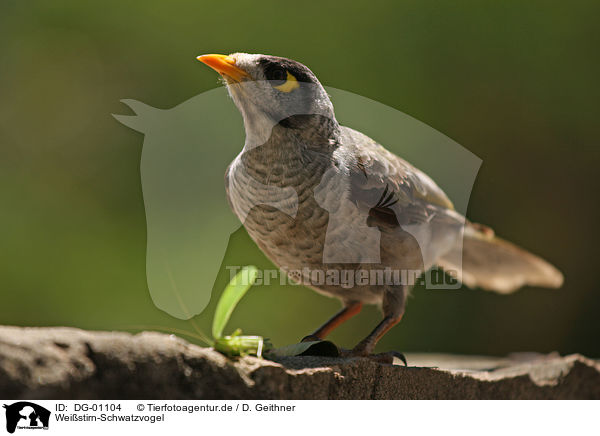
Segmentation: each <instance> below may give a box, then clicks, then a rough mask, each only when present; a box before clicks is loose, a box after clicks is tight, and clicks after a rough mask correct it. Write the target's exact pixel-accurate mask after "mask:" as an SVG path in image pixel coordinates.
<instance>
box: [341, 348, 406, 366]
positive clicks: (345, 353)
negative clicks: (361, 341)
mask: <svg viewBox="0 0 600 436" xmlns="http://www.w3.org/2000/svg"><path fill="white" fill-rule="evenodd" d="M340 356H341V357H366V358H367V359H371V360H373V361H375V362H377V363H383V364H387V365H394V363H399V362H398V361H400V362H402V363H404V366H408V363H407V362H406V357H405V356H404V354H402V353H400V352H399V351H386V352H384V353H375V354H371V353H369V352H368V351H367V350H365V349H363V348H359V347H355V348H353V349H352V350H344V349H340ZM396 359H397V360H396Z"/></svg>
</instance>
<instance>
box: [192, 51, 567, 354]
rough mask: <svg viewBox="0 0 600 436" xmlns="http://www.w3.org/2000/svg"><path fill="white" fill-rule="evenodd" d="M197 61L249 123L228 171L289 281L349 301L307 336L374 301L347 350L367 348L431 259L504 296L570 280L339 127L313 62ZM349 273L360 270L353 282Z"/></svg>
mask: <svg viewBox="0 0 600 436" xmlns="http://www.w3.org/2000/svg"><path fill="white" fill-rule="evenodd" d="M198 60H200V61H201V62H203V63H205V64H206V65H208V66H210V67H211V68H213V69H214V70H216V71H217V72H218V73H219V74H220V75H221V76H222V79H223V81H224V83H225V84H226V86H227V89H228V92H229V94H230V96H231V98H232V99H233V101H234V103H235V105H236V106H237V108H238V109H239V111H240V112H241V115H242V117H243V121H244V128H245V133H246V140H245V144H244V148H243V150H242V151H241V153H240V154H239V155H238V156H237V157H236V158H235V159H234V160H233V162H232V163H231V164H230V165H229V167H228V169H227V171H226V174H225V185H226V191H227V196H228V199H229V203H230V205H231V207H232V209H233V211H234V213H235V214H236V215H237V216H238V217H239V218H240V220H241V221H242V222H243V224H244V226H245V228H246V230H247V231H248V234H249V235H250V236H251V238H252V239H253V240H254V241H255V242H256V244H257V245H258V246H259V247H260V248H261V250H262V251H263V252H264V253H265V255H266V256H267V257H269V259H271V260H272V261H273V262H274V263H275V264H276V265H277V266H278V267H279V268H281V270H283V271H285V272H287V274H288V275H289V276H290V278H291V279H293V280H295V281H298V282H301V283H303V284H307V285H308V286H310V287H312V288H313V289H314V290H315V291H317V292H319V293H321V294H324V295H327V296H332V297H336V298H339V299H340V300H341V301H342V303H343V308H342V310H341V311H340V312H339V313H337V314H336V315H334V316H333V317H332V318H331V319H330V320H329V321H327V322H326V323H325V324H324V325H322V326H321V327H319V328H318V329H317V330H316V331H314V332H313V333H312V334H311V335H309V336H307V337H306V338H305V339H304V340H321V339H323V338H325V337H326V336H327V335H328V334H329V333H330V332H331V331H332V330H333V329H334V328H335V327H337V326H338V325H340V324H341V323H342V322H344V321H346V320H348V319H349V318H350V317H352V316H354V315H356V314H357V313H359V312H360V310H361V308H362V306H363V304H376V305H379V306H380V307H381V309H382V311H383V320H382V321H381V322H380V323H379V324H378V325H377V326H376V327H375V328H374V329H373V331H372V332H371V333H370V334H369V335H368V336H367V337H365V338H364V339H363V340H362V341H360V342H359V343H358V344H357V345H356V346H355V347H354V348H353V349H352V350H348V351H346V353H347V354H349V355H354V356H367V355H371V353H372V352H373V349H374V348H375V345H376V344H377V341H379V339H381V337H382V336H383V335H384V334H385V333H386V332H387V331H389V330H390V329H391V328H392V327H393V326H394V325H396V324H397V323H398V322H399V321H400V320H401V318H402V315H403V314H404V310H405V305H406V298H407V295H408V293H409V290H410V289H411V286H412V285H413V284H414V281H411V280H410V277H411V275H410V274H405V273H406V272H411V273H415V272H416V273H421V272H424V271H428V270H429V269H430V268H432V267H434V266H438V267H442V268H444V269H445V270H447V271H450V272H451V273H452V274H453V275H454V276H455V277H456V278H457V279H458V280H460V281H462V283H464V284H465V285H467V286H469V287H471V288H474V287H479V288H483V289H486V290H491V291H496V292H500V293H510V292H512V291H514V290H516V289H518V288H519V287H521V286H524V285H533V286H541V287H549V288H557V287H560V286H561V285H562V282H563V276H562V274H561V273H560V272H559V271H558V270H557V269H556V268H555V267H553V266H552V265H550V264H549V263H547V262H546V261H544V260H543V259H541V258H539V257H537V256H535V255H533V254H531V253H529V252H527V251H525V250H523V249H521V248H519V247H517V246H515V245H513V244H511V243H509V242H507V241H504V240H502V239H500V238H498V237H496V236H495V235H494V232H493V231H492V230H491V229H490V228H489V227H486V226H483V225H480V224H475V223H471V222H469V221H468V220H466V219H465V218H464V217H463V216H462V215H461V214H459V213H457V212H456V211H455V210H454V207H453V205H452V202H451V201H450V200H449V199H448V197H447V196H446V194H445V193H444V192H443V191H442V189H440V188H439V187H438V186H437V185H436V184H435V182H434V181H433V180H432V179H431V178H430V177H429V176H427V175H426V174H425V173H423V172H422V171H420V170H418V169H417V168H415V167H413V166H412V165H411V164H409V163H408V162H406V161H404V160H403V159H401V158H400V157H398V156H396V155H394V154H393V153H391V152H389V151H387V150H386V149H385V148H384V147H382V146H381V145H379V144H378V143H376V142H375V141H374V140H372V139H371V138H369V137H367V136H366V135H363V134H362V133H360V132H357V131H355V130H353V129H351V128H348V127H345V126H341V125H339V123H338V122H337V120H336V118H335V114H334V109H333V105H332V103H331V101H330V99H329V97H328V95H327V93H326V92H325V90H324V88H323V87H322V86H321V84H320V83H319V80H318V79H317V78H316V76H315V75H314V74H313V73H312V71H311V70H309V69H308V68H307V67H306V66H304V65H302V64H301V63H299V62H296V61H294V60H291V59H286V58H282V57H276V56H268V55H261V54H247V53H234V54H231V55H228V56H227V55H217V54H209V55H203V56H199V57H198ZM348 271H351V272H354V273H356V274H357V275H358V276H360V277H358V276H357V277H356V280H355V281H354V283H351V284H350V285H349V282H348V281H346V280H342V277H343V275H344V274H346V275H347V274H348ZM390 271H392V272H393V274H389V272H390ZM382 272H383V273H382ZM397 272H401V273H402V274H400V273H398V274H397Z"/></svg>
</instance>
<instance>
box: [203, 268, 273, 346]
mask: <svg viewBox="0 0 600 436" xmlns="http://www.w3.org/2000/svg"><path fill="white" fill-rule="evenodd" d="M257 275H258V270H257V269H256V267H255V266H246V267H244V268H242V270H241V271H240V272H239V273H237V274H236V275H235V277H233V278H232V279H231V281H230V282H229V284H228V285H227V287H226V288H225V290H224V291H223V294H222V295H221V298H220V299H219V302H218V303H217V308H216V309H215V316H214V318H213V325H212V335H213V339H214V342H213V343H212V346H213V347H214V349H215V350H217V351H219V352H220V353H222V354H224V355H226V356H247V355H254V356H258V357H261V356H262V354H263V352H265V351H269V350H270V349H271V348H272V346H271V344H270V343H269V341H268V340H266V339H265V338H263V337H262V336H245V335H242V334H241V333H242V331H241V330H240V329H239V328H238V329H236V330H235V331H234V332H233V333H232V334H231V335H230V336H223V329H224V328H225V325H226V324H227V322H228V321H229V318H230V317H231V314H232V312H233V309H235V306H237V304H238V303H239V301H240V300H241V299H242V297H243V296H244V295H245V294H246V292H248V290H249V289H250V288H251V287H252V285H253V284H254V281H255V280H256V276H257Z"/></svg>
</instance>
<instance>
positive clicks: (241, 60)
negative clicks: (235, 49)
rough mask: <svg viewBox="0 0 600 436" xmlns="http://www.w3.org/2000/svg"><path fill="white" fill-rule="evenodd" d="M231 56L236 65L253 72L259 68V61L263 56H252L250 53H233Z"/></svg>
mask: <svg viewBox="0 0 600 436" xmlns="http://www.w3.org/2000/svg"><path fill="white" fill-rule="evenodd" d="M229 56H231V57H232V58H234V59H235V65H236V66H238V67H240V68H242V69H246V70H247V71H252V70H253V69H254V68H256V67H257V66H258V61H259V59H260V58H261V57H262V56H263V55H261V54H250V53H232V54H230V55H229Z"/></svg>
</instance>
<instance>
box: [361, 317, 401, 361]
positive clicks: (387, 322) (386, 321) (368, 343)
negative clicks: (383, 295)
mask: <svg viewBox="0 0 600 436" xmlns="http://www.w3.org/2000/svg"><path fill="white" fill-rule="evenodd" d="M401 319H402V315H399V316H386V317H385V318H383V320H382V321H381V322H380V323H379V324H377V327H375V328H374V329H373V331H372V332H371V333H370V334H369V336H367V337H366V338H364V339H363V340H362V341H360V342H359V343H358V344H357V345H356V347H354V348H353V349H352V354H353V355H357V356H368V355H369V354H371V353H372V352H373V349H374V348H375V345H377V342H379V340H380V339H381V338H382V337H383V335H385V334H386V333H387V332H388V331H390V329H391V328H392V327H394V326H395V325H396V324H398V323H399V322H400V320H401Z"/></svg>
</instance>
